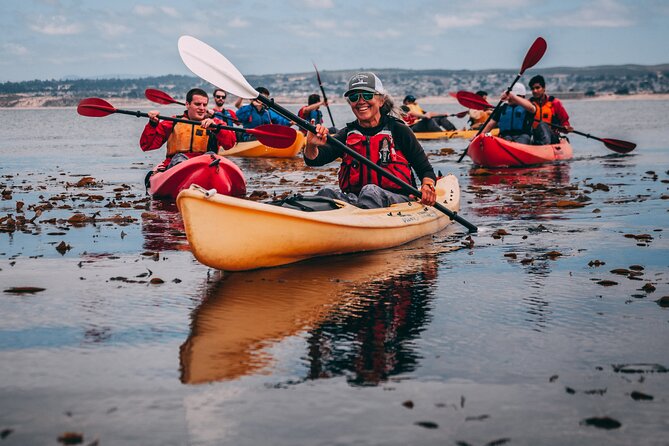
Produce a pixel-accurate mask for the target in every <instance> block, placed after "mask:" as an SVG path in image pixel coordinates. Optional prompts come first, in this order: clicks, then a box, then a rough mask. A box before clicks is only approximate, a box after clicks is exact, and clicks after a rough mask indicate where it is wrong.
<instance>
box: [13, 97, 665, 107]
mask: <svg viewBox="0 0 669 446" xmlns="http://www.w3.org/2000/svg"><path fill="white" fill-rule="evenodd" d="M555 96H556V97H557V98H560V94H559V93H555ZM0 99H1V98H0ZM63 99H64V98H63V97H58V96H36V97H20V98H18V99H16V104H15V105H12V106H0V110H15V109H21V110H38V109H50V110H57V109H71V108H75V107H76V105H74V104H73V105H45V104H47V103H49V102H52V103H53V102H56V101H59V100H60V101H62V100H63ZM82 99H83V98H82ZM274 99H275V100H276V101H277V102H278V103H281V104H287V105H304V101H302V100H301V99H302V98H300V100H296V99H295V98H294V97H288V96H276V97H274ZM393 99H394V100H395V103H396V104H398V103H399V102H401V98H400V97H399V96H397V97H395V96H394V97H393ZM105 100H107V101H109V102H110V103H112V104H113V105H114V107H117V108H123V107H142V108H146V107H147V104H149V106H150V107H151V108H156V109H160V108H165V107H174V105H160V104H154V103H151V102H149V101H148V100H147V99H128V98H121V97H108V98H105ZM563 100H570V101H571V100H575V101H635V100H637V101H646V100H648V101H666V100H669V94H668V93H658V94H649V93H642V94H630V95H616V94H606V95H601V96H593V97H583V98H574V99H563ZM78 101H79V100H77V102H78ZM418 101H419V102H420V103H422V104H448V103H457V100H456V99H455V98H453V97H451V96H425V97H419V98H418ZM329 102H330V104H332V105H337V104H346V101H345V100H344V99H343V98H335V99H334V100H330V101H329ZM230 103H231V104H232V103H233V102H232V101H231V102H230Z"/></svg>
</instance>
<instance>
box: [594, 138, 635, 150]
mask: <svg viewBox="0 0 669 446" xmlns="http://www.w3.org/2000/svg"><path fill="white" fill-rule="evenodd" d="M602 142H603V143H604V145H605V146H606V147H608V148H609V149H611V150H613V151H614V152H618V153H629V152H631V151H632V150H634V148H635V147H636V144H634V143H633V142H629V141H621V140H619V139H609V138H602Z"/></svg>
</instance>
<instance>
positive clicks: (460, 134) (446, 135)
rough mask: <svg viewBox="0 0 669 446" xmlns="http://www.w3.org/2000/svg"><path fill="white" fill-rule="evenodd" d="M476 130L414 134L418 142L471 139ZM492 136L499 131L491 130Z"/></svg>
mask: <svg viewBox="0 0 669 446" xmlns="http://www.w3.org/2000/svg"><path fill="white" fill-rule="evenodd" d="M477 133H478V130H449V131H445V132H418V133H414V135H416V138H417V139H420V140H430V139H451V138H464V139H472V138H473V137H474V136H476V134H477ZM490 133H491V134H492V135H493V136H495V135H497V134H499V129H492V131H491V132H490Z"/></svg>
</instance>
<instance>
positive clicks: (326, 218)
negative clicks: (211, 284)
mask: <svg viewBox="0 0 669 446" xmlns="http://www.w3.org/2000/svg"><path fill="white" fill-rule="evenodd" d="M436 190H437V200H438V202H440V203H442V204H443V205H444V206H445V207H446V208H448V209H449V210H451V211H453V212H457V211H458V210H459V208H460V186H459V184H458V180H457V178H456V177H455V176H453V175H448V176H446V177H443V178H441V179H439V181H438V182H437V185H436ZM334 203H335V204H336V206H339V208H338V209H334V210H326V211H315V212H305V211H302V210H297V209H290V208H286V207H281V206H274V205H271V204H266V203H258V202H254V201H249V200H242V199H239V198H234V197H229V196H225V195H221V194H217V193H215V191H206V190H204V189H202V188H201V187H199V186H192V187H191V188H189V189H186V190H183V191H182V192H181V193H180V194H179V196H178V197H177V205H178V207H179V211H180V212H181V216H182V218H183V221H184V227H185V229H186V236H187V237H188V242H189V244H190V246H191V250H192V252H193V255H194V256H195V258H196V259H197V260H198V261H200V262H201V263H203V264H205V265H207V266H210V267H212V268H217V269H221V270H227V271H243V270H249V269H255V268H264V267H271V266H277V265H284V264H287V263H292V262H298V261H300V260H304V259H309V258H312V257H318V256H325V255H331V254H343V253H349V252H359V251H371V250H375V249H383V248H389V247H392V246H398V245H401V244H404V243H407V242H409V241H411V240H415V239H417V238H419V237H423V236H425V235H429V234H434V233H436V232H438V231H440V230H442V229H444V228H445V227H446V226H448V225H449V223H451V220H450V218H449V217H448V216H447V215H446V214H444V213H442V212H440V211H438V210H436V209H434V208H433V207H426V206H422V205H420V204H419V203H417V202H410V203H400V204H395V205H392V206H390V207H388V208H381V209H360V208H357V207H355V206H353V205H350V204H347V203H344V202H340V201H336V200H335V201H334Z"/></svg>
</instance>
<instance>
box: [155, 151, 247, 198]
mask: <svg viewBox="0 0 669 446" xmlns="http://www.w3.org/2000/svg"><path fill="white" fill-rule="evenodd" d="M193 184H197V185H199V186H201V187H204V188H206V189H216V190H217V191H218V192H219V193H221V194H225V195H234V196H243V195H245V194H246V180H245V178H244V174H243V173H242V171H241V170H240V169H239V167H237V165H236V164H235V163H233V162H232V161H230V160H228V159H226V158H223V157H221V156H219V155H214V154H203V155H199V156H195V157H192V158H189V159H187V160H185V161H182V162H180V163H179V164H177V165H175V166H172V167H171V168H169V169H167V170H162V171H159V170H156V169H154V171H153V174H152V175H151V177H150V180H149V193H150V194H151V195H152V196H153V197H155V198H168V199H172V200H174V199H176V197H177V195H178V194H179V192H181V191H182V190H184V189H188V188H189V187H190V186H191V185H193Z"/></svg>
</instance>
